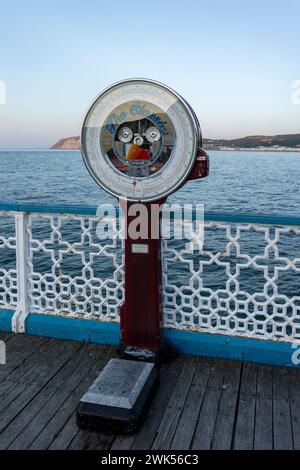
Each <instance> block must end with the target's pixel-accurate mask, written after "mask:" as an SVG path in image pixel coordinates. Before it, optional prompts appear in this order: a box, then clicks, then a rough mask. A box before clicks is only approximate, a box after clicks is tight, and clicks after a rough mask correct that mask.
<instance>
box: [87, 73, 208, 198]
mask: <svg viewBox="0 0 300 470" xmlns="http://www.w3.org/2000/svg"><path fill="white" fill-rule="evenodd" d="M199 140H200V135H199V126H198V122H197V121H196V118H195V115H194V113H193V111H192V110H191V108H190V106H189V105H187V103H186V102H185V101H184V100H183V99H181V98H180V97H179V96H178V95H177V94H176V93H175V92H173V91H172V90H170V89H169V88H167V87H165V86H164V85H161V84H159V83H156V82H152V81H149V80H142V79H136V80H126V81H124V82H120V83H117V84H115V85H113V86H112V87H110V88H109V89H107V90H105V91H104V92H103V93H102V94H101V95H100V96H99V97H98V98H97V99H96V100H95V102H94V103H93V104H92V106H91V108H90V110H89V111H88V113H87V116H86V118H85V121H84V124H83V129H82V136H81V144H82V154H83V158H84V161H85V164H86V166H87V168H88V170H89V171H90V173H91V174H92V176H93V178H94V179H95V180H96V182H97V183H98V184H99V185H100V186H101V187H103V188H104V189H105V190H106V191H108V192H109V193H111V194H113V195H115V196H117V197H120V198H127V199H128V200H132V201H153V200H157V199H161V198H163V197H166V196H167V195H168V194H170V193H172V192H173V191H175V189H176V188H177V187H179V186H180V185H181V184H182V183H183V182H184V180H185V179H186V178H187V176H188V174H189V171H190V169H191V167H192V165H193V163H194V161H195V157H196V152H197V148H198V145H199Z"/></svg>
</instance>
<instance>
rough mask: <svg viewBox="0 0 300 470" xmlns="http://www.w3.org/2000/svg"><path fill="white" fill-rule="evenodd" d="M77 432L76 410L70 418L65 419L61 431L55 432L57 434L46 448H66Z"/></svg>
mask: <svg viewBox="0 0 300 470" xmlns="http://www.w3.org/2000/svg"><path fill="white" fill-rule="evenodd" d="M77 433H78V427H77V424H76V411H74V412H73V413H72V415H71V416H70V418H69V419H68V420H67V421H66V423H65V425H64V427H63V428H62V429H61V431H60V432H59V433H58V434H57V436H55V438H54V440H53V441H52V443H51V444H50V446H49V447H48V450H65V449H67V448H68V446H69V445H70V444H71V442H72V440H73V439H74V437H75V436H76V435H77Z"/></svg>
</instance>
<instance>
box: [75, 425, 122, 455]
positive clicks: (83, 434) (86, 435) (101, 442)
mask: <svg viewBox="0 0 300 470" xmlns="http://www.w3.org/2000/svg"><path fill="white" fill-rule="evenodd" d="M114 437H115V434H114V433H113V432H110V431H106V432H99V433H97V432H89V431H83V430H82V429H80V430H79V432H78V433H77V434H76V436H75V437H74V439H73V441H72V442H71V444H70V445H69V447H68V449H70V450H108V449H109V448H110V446H111V444H112V442H113V440H114Z"/></svg>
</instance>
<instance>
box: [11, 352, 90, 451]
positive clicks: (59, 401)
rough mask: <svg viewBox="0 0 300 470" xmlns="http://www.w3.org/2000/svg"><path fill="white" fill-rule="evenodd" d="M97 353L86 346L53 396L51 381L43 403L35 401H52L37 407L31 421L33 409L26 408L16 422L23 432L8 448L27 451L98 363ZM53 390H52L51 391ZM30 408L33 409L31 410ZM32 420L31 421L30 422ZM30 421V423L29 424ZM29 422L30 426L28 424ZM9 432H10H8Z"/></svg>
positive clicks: (75, 358)
mask: <svg viewBox="0 0 300 470" xmlns="http://www.w3.org/2000/svg"><path fill="white" fill-rule="evenodd" d="M96 356H97V354H96V351H95V348H93V347H92V346H91V345H85V346H84V347H83V348H81V349H80V351H79V352H78V353H77V354H76V355H75V356H74V358H73V359H72V362H71V363H69V364H68V366H70V367H65V369H66V370H65V377H64V378H63V380H62V382H61V384H60V383H58V384H57V385H56V387H57V390H56V392H55V393H54V394H52V392H53V390H54V391H55V388H56V387H53V384H52V382H53V381H51V382H50V383H49V384H48V386H47V388H49V393H47V394H44V396H43V398H42V402H41V396H38V397H36V399H35V401H36V402H39V403H44V402H45V400H47V398H48V395H49V397H50V395H51V394H52V396H51V397H50V399H49V400H48V401H46V406H43V407H42V408H41V409H40V410H39V409H37V408H36V407H35V410H37V414H35V415H34V417H33V419H31V416H32V414H33V413H34V412H35V411H33V409H32V408H33V407H26V408H25V409H24V410H23V411H22V413H21V414H20V415H19V416H18V417H17V418H16V420H15V421H18V429H19V431H22V432H21V433H20V435H19V436H18V438H17V439H15V441H14V442H12V444H11V445H10V446H9V447H8V449H12V450H25V449H27V448H28V447H29V446H30V444H31V443H32V442H33V441H34V439H35V438H36V437H37V436H38V435H39V434H40V432H41V431H42V429H43V428H44V427H45V423H48V422H49V421H50V419H51V418H52V417H53V415H54V414H55V413H56V411H57V409H58V408H59V407H60V406H62V405H63V403H64V402H65V401H66V400H67V399H68V397H69V396H70V394H71V393H72V392H73V391H74V389H75V388H76V387H77V386H78V385H79V383H80V382H81V381H82V379H83V378H84V376H85V375H86V373H87V371H88V370H89V369H90V368H91V367H92V365H93V364H94V363H95V361H96ZM51 389H52V390H51ZM29 408H31V409H30V410H29ZM30 419H31V421H29V420H30ZM28 421H29V422H28ZM27 422H28V424H26V423H27ZM14 430H15V432H17V431H16V430H17V427H16V423H15V422H14ZM7 432H9V431H7Z"/></svg>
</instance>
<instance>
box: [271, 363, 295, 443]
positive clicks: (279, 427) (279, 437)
mask: <svg viewBox="0 0 300 470" xmlns="http://www.w3.org/2000/svg"><path fill="white" fill-rule="evenodd" d="M288 370H289V369H286V368H283V367H273V426H274V449H275V450H291V449H293V434H292V420H291V410H290V400H289V389H288V379H287V372H288Z"/></svg>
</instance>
